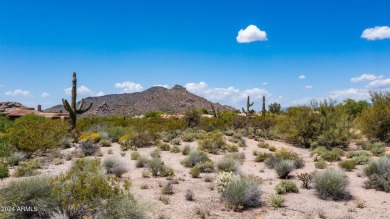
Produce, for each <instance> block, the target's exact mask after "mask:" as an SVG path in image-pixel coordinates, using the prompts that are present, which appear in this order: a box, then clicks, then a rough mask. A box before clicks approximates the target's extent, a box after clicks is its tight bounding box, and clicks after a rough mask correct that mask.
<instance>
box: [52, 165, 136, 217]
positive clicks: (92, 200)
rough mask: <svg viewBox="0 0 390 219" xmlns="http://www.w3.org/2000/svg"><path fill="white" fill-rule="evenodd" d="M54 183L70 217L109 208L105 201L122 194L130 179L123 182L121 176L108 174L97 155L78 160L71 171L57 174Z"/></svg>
mask: <svg viewBox="0 0 390 219" xmlns="http://www.w3.org/2000/svg"><path fill="white" fill-rule="evenodd" d="M50 185H51V186H52V188H53V190H52V195H54V197H55V198H56V200H57V201H58V202H59V203H60V205H61V206H60V210H61V212H64V213H66V215H68V216H69V218H82V217H87V216H92V215H94V214H96V213H98V212H99V211H101V210H102V209H106V207H107V206H105V204H104V203H107V202H108V203H110V202H111V201H113V200H112V199H114V198H122V197H123V195H125V194H127V191H128V189H129V183H128V181H125V182H124V184H123V185H122V186H121V184H120V180H119V179H117V178H115V177H114V178H113V177H111V176H106V175H105V174H104V172H103V171H102V168H101V166H100V161H99V160H97V159H78V160H76V161H75V162H73V163H72V166H71V168H70V169H69V171H67V172H66V173H62V174H60V175H58V176H56V177H55V178H53V179H52V180H51V182H50ZM111 207H113V206H112V205H111ZM117 210H119V209H117Z"/></svg>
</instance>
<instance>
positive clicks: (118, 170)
mask: <svg viewBox="0 0 390 219" xmlns="http://www.w3.org/2000/svg"><path fill="white" fill-rule="evenodd" d="M103 166H104V167H105V169H106V172H107V173H108V174H114V175H115V176H116V177H119V178H120V177H122V175H123V174H124V173H126V172H128V171H129V170H128V168H127V167H126V164H125V163H122V162H120V161H119V160H118V159H117V158H115V157H109V158H107V159H106V160H105V161H104V162H103Z"/></svg>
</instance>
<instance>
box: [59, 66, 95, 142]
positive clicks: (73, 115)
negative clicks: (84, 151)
mask: <svg viewBox="0 0 390 219" xmlns="http://www.w3.org/2000/svg"><path fill="white" fill-rule="evenodd" d="M76 98H77V78H76V72H73V79H72V104H71V105H70V104H69V102H68V101H67V100H66V99H62V104H63V105H64V107H65V110H66V111H68V112H69V118H70V127H71V130H72V131H73V132H74V134H75V137H76V138H77V136H76V120H77V114H83V113H85V112H87V111H88V110H89V109H90V108H91V107H92V103H90V104H89V106H88V107H87V108H85V109H83V105H84V100H83V99H81V101H80V103H79V105H78V106H76Z"/></svg>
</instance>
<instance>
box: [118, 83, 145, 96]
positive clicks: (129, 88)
mask: <svg viewBox="0 0 390 219" xmlns="http://www.w3.org/2000/svg"><path fill="white" fill-rule="evenodd" d="M115 88H118V89H123V90H122V93H133V92H139V91H142V90H143V89H144V88H143V87H142V85H140V84H136V83H134V82H131V81H125V82H123V83H116V84H115Z"/></svg>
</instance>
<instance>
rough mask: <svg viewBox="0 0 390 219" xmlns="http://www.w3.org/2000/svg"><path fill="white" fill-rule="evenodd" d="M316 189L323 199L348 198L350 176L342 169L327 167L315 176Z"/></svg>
mask: <svg viewBox="0 0 390 219" xmlns="http://www.w3.org/2000/svg"><path fill="white" fill-rule="evenodd" d="M313 183H314V189H315V190H316V192H317V195H318V196H319V197H320V198H322V199H332V200H340V199H348V198H349V197H350V195H349V193H348V191H347V186H348V184H349V181H348V177H347V176H346V175H345V173H344V172H342V171H341V170H335V169H331V168H330V169H326V170H323V171H321V172H318V173H316V174H315V175H314V177H313Z"/></svg>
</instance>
